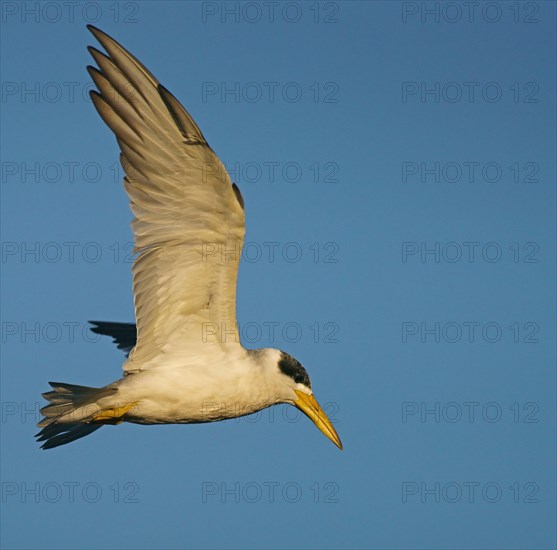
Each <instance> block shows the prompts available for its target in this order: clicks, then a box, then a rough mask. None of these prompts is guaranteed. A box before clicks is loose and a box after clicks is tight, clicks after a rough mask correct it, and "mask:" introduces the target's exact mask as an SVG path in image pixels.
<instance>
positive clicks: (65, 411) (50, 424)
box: [36, 382, 118, 449]
mask: <svg viewBox="0 0 557 550" xmlns="http://www.w3.org/2000/svg"><path fill="white" fill-rule="evenodd" d="M49 384H50V385H51V386H52V391H49V392H46V393H43V397H44V398H45V399H46V400H47V401H49V402H50V403H49V404H48V405H47V406H46V407H43V408H42V409H41V414H42V415H43V416H44V418H43V419H42V420H41V421H40V422H39V423H38V424H37V426H38V427H39V428H42V430H41V431H40V432H39V433H38V434H36V437H37V441H44V442H45V443H44V444H43V445H42V447H41V448H42V449H52V448H53V447H58V446H59V445H64V444H66V443H70V442H71V441H75V440H76V439H79V438H81V437H85V436H86V435H88V434H90V433H92V432H94V431H95V430H97V429H98V428H100V427H101V426H102V424H99V423H91V418H92V417H93V415H95V414H96V413H98V412H99V407H98V406H97V404H96V403H97V401H98V400H99V399H101V398H103V397H106V396H108V395H111V394H113V393H115V392H116V391H118V390H117V389H116V388H90V387H88V386H76V385H74V384H63V383H61V382H49Z"/></svg>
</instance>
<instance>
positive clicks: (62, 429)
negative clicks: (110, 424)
mask: <svg viewBox="0 0 557 550" xmlns="http://www.w3.org/2000/svg"><path fill="white" fill-rule="evenodd" d="M101 426H102V424H85V423H83V422H74V423H73V424H50V425H48V426H45V427H44V428H43V429H42V430H41V431H40V432H39V433H38V434H37V435H36V436H35V437H36V438H37V441H44V443H43V444H42V445H41V449H53V448H54V447H58V446H59V445H65V444H66V443H70V442H72V441H75V440H76V439H80V438H81V437H85V436H86V435H89V434H90V433H93V432H94V431H95V430H98V429H99V428H100V427H101Z"/></svg>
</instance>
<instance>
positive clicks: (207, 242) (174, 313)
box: [88, 26, 245, 373]
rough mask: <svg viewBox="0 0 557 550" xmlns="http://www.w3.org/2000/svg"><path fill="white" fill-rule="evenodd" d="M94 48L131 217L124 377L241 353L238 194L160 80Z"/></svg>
mask: <svg viewBox="0 0 557 550" xmlns="http://www.w3.org/2000/svg"><path fill="white" fill-rule="evenodd" d="M89 30H90V31H91V32H92V33H93V35H94V36H95V38H96V39H97V40H98V41H99V42H100V43H101V45H102V46H103V47H104V49H105V50H106V52H107V54H108V55H105V54H103V53H101V52H100V51H98V50H96V49H95V48H92V47H90V48H89V51H90V53H91V55H92V56H93V58H94V59H95V61H96V62H97V64H98V67H99V68H98V69H97V68H94V67H88V71H89V73H90V75H91V77H92V78H93V81H94V82H95V84H96V86H97V88H98V90H99V92H100V93H99V92H96V91H92V92H91V98H92V100H93V103H94V105H95V107H96V109H97V111H98V112H99V114H100V115H101V117H102V118H103V120H104V121H105V122H106V123H107V124H108V126H109V127H110V128H111V129H112V131H113V132H114V134H115V135H116V140H117V141H118V144H119V146H120V150H121V155H120V161H121V163H122V166H123V168H124V171H125V174H126V176H125V178H124V186H125V189H126V191H127V193H128V195H129V197H130V205H131V209H132V212H133V214H134V216H135V218H134V220H133V222H132V229H133V232H134V237H135V252H137V253H138V254H139V255H138V258H137V260H136V261H135V263H134V265H133V293H134V303H135V316H136V321H137V345H136V346H135V348H134V349H133V351H132V353H131V354H130V356H129V358H128V360H127V361H126V363H124V366H123V368H124V370H125V371H126V373H132V372H137V371H138V370H143V369H146V368H151V367H152V366H154V365H156V364H158V363H160V356H161V355H163V354H170V355H180V356H181V357H184V359H187V357H188V356H191V357H196V356H199V355H207V354H208V353H212V352H215V353H217V352H220V351H224V350H230V346H240V343H239V337H238V332H237V328H236V280H237V276H238V264H239V261H240V255H241V249H242V246H243V241H244V233H245V225H244V209H243V201H242V197H241V195H240V191H239V190H238V188H237V187H236V186H235V185H234V184H232V182H231V181H230V178H229V176H228V173H227V172H226V169H225V168H224V166H223V164H222V163H221V162H220V160H219V159H218V157H217V156H216V155H215V153H214V152H213V150H212V149H211V148H210V147H209V145H208V144H207V142H206V140H205V138H204V137H203V134H202V133H201V131H200V130H199V128H198V126H197V124H196V123H195V122H194V120H193V119H192V118H191V116H190V115H189V114H188V113H187V111H186V110H185V109H184V108H183V107H182V106H181V105H180V103H179V102H178V101H177V100H176V98H175V97H174V96H173V95H172V94H171V93H170V92H169V91H168V90H166V89H165V88H164V87H163V86H162V85H161V84H160V83H159V82H158V81H157V79H156V78H155V77H154V76H153V75H152V74H151V73H150V72H149V71H148V70H147V69H146V68H145V67H144V66H143V65H142V64H141V63H140V62H139V61H138V60H137V59H135V58H134V57H133V56H132V55H131V54H130V53H128V52H127V51H126V50H125V49H124V48H122V46H120V45H119V44H118V43H117V42H116V41H114V40H113V39H112V38H110V37H109V36H108V35H106V34H105V33H103V32H102V31H100V30H99V29H97V28H95V27H92V26H89Z"/></svg>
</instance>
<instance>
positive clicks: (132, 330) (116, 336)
mask: <svg viewBox="0 0 557 550" xmlns="http://www.w3.org/2000/svg"><path fill="white" fill-rule="evenodd" d="M89 322H90V323H91V324H92V325H93V326H92V327H91V332H94V333H95V334H102V335H103V336H112V338H113V340H112V341H113V342H114V343H115V344H116V347H117V348H118V349H121V350H122V351H123V352H124V353H125V354H126V357H128V356H129V354H130V351H131V350H132V349H133V348H134V347H135V343H136V341H137V328H136V326H135V324H134V323H114V322H112V321H89Z"/></svg>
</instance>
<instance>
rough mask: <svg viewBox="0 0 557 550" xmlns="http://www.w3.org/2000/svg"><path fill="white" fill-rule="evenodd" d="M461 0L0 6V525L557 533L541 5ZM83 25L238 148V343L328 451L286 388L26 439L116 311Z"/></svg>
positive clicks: (79, 538) (332, 542) (392, 542)
mask: <svg viewBox="0 0 557 550" xmlns="http://www.w3.org/2000/svg"><path fill="white" fill-rule="evenodd" d="M470 4H471V3H464V4H461V3H456V2H450V3H448V4H447V5H444V4H443V5H442V4H441V3H438V2H426V3H425V4H423V3H422V2H419V3H418V2H406V3H397V2H384V3H381V2H367V3H366V2H357V3H349V2H324V3H314V2H312V3H309V2H308V3H299V2H289V3H287V4H282V3H277V5H276V6H275V7H273V3H265V2H264V3H263V4H262V5H256V4H255V3H252V2H250V3H246V4H239V3H236V2H231V3H228V4H226V5H225V9H224V8H223V4H222V3H221V2H205V3H195V2H188V3H185V2H156V3H155V2H153V3H150V2H133V1H132V2H123V3H120V4H118V3H114V2H106V3H105V2H88V3H86V4H85V5H78V6H76V7H75V8H73V11H72V8H71V6H70V3H66V2H48V3H43V4H41V3H36V2H30V3H24V2H3V3H2V23H1V24H2V38H1V45H2V57H1V62H2V78H1V80H2V100H1V101H2V103H1V107H2V182H1V188H2V272H3V278H2V279H3V290H2V350H3V351H2V367H1V376H2V394H1V400H2V419H1V424H0V425H1V428H2V451H1V453H2V454H1V457H2V525H1V528H2V529H1V530H2V540H1V543H2V547H3V548H37V549H39V548H146V549H147V548H192V547H195V548H244V547H245V548H285V547H296V548H339V547H344V548H346V547H349V548H405V549H407V548H470V549H475V548H540V549H541V548H544V549H545V548H554V547H555V544H556V538H555V523H554V522H555V458H556V457H555V433H556V426H555V388H556V379H555V334H556V327H555V145H556V143H555V122H556V120H555V4H554V3H553V2H528V3H524V2H523V3H520V2H518V3H517V2H513V3H510V2H490V3H488V4H484V3H482V4H480V5H478V6H475V7H474V11H473V12H470V11H469V10H470V9H471V7H470ZM472 4H473V3H472ZM37 6H39V11H38V12H34V11H33V10H34V9H35V8H36V7H37ZM84 6H86V7H84ZM424 6H425V9H424ZM271 9H273V11H272V13H271ZM86 23H94V24H96V25H97V26H99V27H100V28H102V29H103V30H105V31H106V32H108V33H109V34H111V35H112V36H113V37H114V38H116V39H117V40H118V41H120V42H121V43H122V44H123V45H124V46H125V47H126V48H128V49H129V50H130V51H131V52H132V53H134V55H136V56H137V57H138V58H139V59H140V60H141V61H142V62H143V63H144V64H145V65H146V66H147V67H148V68H149V69H150V70H151V71H152V72H153V73H154V74H155V75H156V76H157V77H158V78H159V79H160V80H161V82H162V83H163V84H164V85H165V86H166V87H168V88H169V89H170V90H171V91H172V92H173V93H174V94H175V95H176V96H177V97H178V99H179V100H180V101H181V102H182V103H183V104H184V106H185V107H186V108H187V109H188V110H189V111H190V113H191V114H192V115H193V116H194V118H195V120H196V121H197V122H198V124H199V126H200V127H201V128H202V130H203V132H204V134H205V136H206V137H207V139H208V141H209V142H210V144H211V146H212V147H213V148H214V149H215V151H216V152H217V154H218V155H219V156H220V157H221V159H222V160H223V161H224V162H225V163H226V165H227V166H228V167H229V168H230V169H231V171H232V177H233V179H234V180H235V181H236V182H237V183H238V185H239V187H240V188H241V190H242V193H243V195H244V198H245V201H246V213H247V237H246V242H248V243H249V247H248V248H246V256H247V257H245V258H244V261H243V262H242V265H241V268H240V279H239V298H238V315H239V321H240V324H241V327H242V333H243V337H244V340H243V341H244V344H245V345H246V347H254V348H255V347H266V346H273V347H279V348H282V349H284V350H286V351H288V352H289V353H291V354H292V355H294V356H295V357H296V358H298V359H299V360H300V361H301V362H302V363H303V364H304V365H305V366H306V367H307V369H308V371H309V373H310V375H311V377H312V380H313V386H314V390H315V393H316V396H317V398H318V399H319V401H320V402H321V403H322V405H323V406H324V407H325V409H326V410H327V412H329V414H330V416H331V418H332V419H333V420H334V422H335V426H336V427H337V429H338V432H339V434H340V436H341V438H342V440H343V443H344V445H345V450H344V451H343V452H340V451H339V450H338V449H336V448H335V447H334V446H333V445H332V444H331V443H330V442H329V441H328V440H327V439H326V438H325V437H324V436H323V435H322V434H321V433H320V432H319V431H318V430H317V429H316V428H315V427H314V426H313V425H312V424H311V422H310V421H309V420H308V419H307V418H305V417H300V416H299V415H298V414H297V413H296V411H295V410H294V409H292V408H289V407H277V408H275V409H272V410H267V411H264V412H263V413H261V414H260V415H256V416H254V417H249V418H245V419H241V420H237V421H236V420H232V421H228V422H222V423H216V424H213V425H195V426H160V427H142V426H134V425H127V424H124V425H121V426H117V427H110V426H109V427H105V428H103V429H101V430H99V431H97V432H95V433H94V434H93V435H91V436H89V437H87V438H85V439H82V440H80V441H77V442H75V443H72V444H70V445H68V446H64V447H60V448H57V449H54V450H52V451H42V450H40V449H39V446H38V445H37V444H36V443H35V441H34V439H33V434H34V433H35V432H36V431H37V429H36V428H35V423H36V421H37V420H38V418H39V415H38V412H37V411H38V408H39V407H40V406H42V405H43V404H44V403H43V401H42V399H41V397H40V393H41V392H43V391H46V390H47V382H48V381H49V380H54V381H63V382H70V383H77V384H84V385H91V386H96V385H98V386H102V385H105V384H107V383H110V382H112V381H113V380H115V379H117V378H119V377H120V375H121V370H120V364H121V362H122V361H123V356H122V354H121V352H120V351H119V350H117V349H116V347H115V346H114V345H113V344H112V343H111V341H110V339H109V338H106V337H103V338H101V339H97V338H96V337H95V336H94V335H92V334H91V333H89V332H88V331H87V320H88V319H101V320H113V321H132V320H133V304H132V294H131V284H130V283H131V275H130V267H131V264H130V262H129V252H130V245H129V243H130V241H131V239H132V235H131V231H130V228H129V221H130V219H131V214H130V212H129V209H128V204H127V198H126V196H125V193H124V191H123V188H122V185H121V181H120V180H121V172H120V171H119V169H118V168H117V160H118V151H117V146H116V142H115V140H114V138H113V136H112V134H111V132H110V131H109V129H108V128H107V127H105V125H104V123H103V122H102V121H101V119H100V118H99V116H98V115H97V113H96V112H95V110H94V108H93V106H92V104H91V103H90V101H89V99H88V97H87V91H88V89H89V88H90V86H91V84H90V80H89V77H88V74H87V72H86V71H85V66H86V65H88V64H91V62H92V60H91V59H90V57H89V55H88V53H87V51H86V49H85V48H86V46H87V45H89V44H94V43H95V40H94V39H93V37H92V36H91V35H90V34H89V32H88V31H87V30H86V28H85V24H86ZM271 91H272V92H273V94H272V95H271ZM269 243H275V244H269ZM271 251H273V255H271ZM271 329H273V330H274V333H272V332H271Z"/></svg>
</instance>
